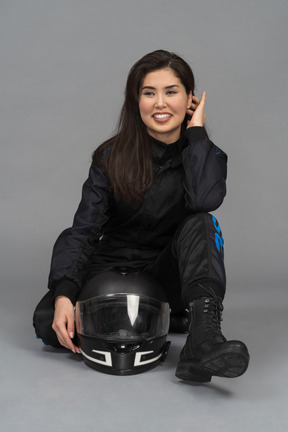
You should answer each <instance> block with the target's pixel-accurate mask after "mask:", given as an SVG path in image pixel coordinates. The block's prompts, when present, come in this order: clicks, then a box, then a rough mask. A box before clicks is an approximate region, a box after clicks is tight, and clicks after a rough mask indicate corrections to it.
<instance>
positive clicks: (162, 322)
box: [76, 294, 170, 341]
mask: <svg viewBox="0 0 288 432" xmlns="http://www.w3.org/2000/svg"><path fill="white" fill-rule="evenodd" d="M169 312H170V311H169V304H168V303H164V302H160V301H158V300H155V299H152V298H150V297H145V296H139V295H134V294H112V295H107V296H99V297H94V298H92V299H89V300H85V301H78V302H77V304H76V328H77V332H78V333H79V334H81V335H85V336H94V337H95V336H96V337H98V338H102V339H105V340H107V341H109V340H110V341H133V340H139V339H145V340H149V339H152V338H155V337H160V336H166V335H167V334H168V329H169V316H170V313H169Z"/></svg>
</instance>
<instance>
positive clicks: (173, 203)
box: [36, 50, 249, 381]
mask: <svg viewBox="0 0 288 432" xmlns="http://www.w3.org/2000/svg"><path fill="white" fill-rule="evenodd" d="M204 107H205V93H203V94H202V97H201V99H200V100H199V99H198V98H197V97H196V96H195V95H194V76H193V73H192V71H191V68H190V66H189V65H188V64H187V63H186V62H185V61H184V60H183V59H182V58H180V57H179V56H177V55H176V54H174V53H170V52H167V51H163V50H158V51H154V52H152V53H149V54H147V55H146V56H144V57H143V58H142V59H140V60H139V61H138V62H137V63H136V64H135V65H134V66H133V67H132V69H131V70H130V73H129V75H128V79H127V85H126V93H125V101H124V105H123V108H122V111H121V115H120V120H119V126H118V131H117V133H116V135H115V136H114V137H113V138H111V139H109V140H108V141H106V142H105V143H103V144H102V145H101V146H100V147H99V148H97V150H96V151H95V153H94V155H93V163H92V166H91V168H90V172H89V177H88V179H87V181H86V182H85V183H84V186H83V195H82V200H81V203H80V205H79V208H78V210H77V212H76V215H75V218H74V222H73V226H72V228H69V229H67V230H65V231H64V232H63V233H62V234H61V235H60V237H59V238H58V240H57V242H56V244H55V246H54V251H53V257H52V264H51V272H50V277H49V288H50V290H51V291H50V297H52V296H53V299H55V313H54V319H53V325H52V328H53V330H54V332H55V333H56V335H57V338H58V341H59V343H60V344H61V345H62V346H64V347H66V348H68V349H71V350H72V351H73V352H80V350H79V348H78V347H77V345H76V344H74V343H73V338H74V332H75V330H74V304H75V301H76V299H77V296H78V295H79V292H80V291H81V288H82V287H83V286H84V285H85V282H86V281H87V280H89V279H91V278H92V277H93V276H95V275H96V274H99V273H101V272H103V271H105V270H108V269H111V268H114V267H125V268H129V269H130V270H131V271H133V270H134V271H137V270H141V271H145V272H148V273H150V274H151V275H153V276H154V277H155V278H157V279H158V281H160V282H161V284H162V286H163V287H164V289H165V290H166V294H167V296H168V300H169V303H170V307H171V310H172V313H177V312H180V311H182V310H184V308H186V309H188V310H189V314H190V316H189V320H190V328H189V332H190V333H189V335H188V337H187V341H186V344H185V346H184V348H183V350H182V352H181V355H180V361H179V364H178V367H177V371H176V375H177V376H178V377H179V378H182V379H188V380H196V381H210V379H211V376H213V375H217V376H224V377H235V376H239V375H241V374H243V373H244V372H245V370H246V369H247V366H248V362H249V354H248V351H247V348H246V346H245V345H244V344H243V343H242V342H239V341H227V340H226V339H225V338H224V336H223V335H222V333H221V329H220V317H221V311H222V300H223V298H224V294H225V286H226V278H225V268H224V252H223V238H222V234H221V230H220V226H219V224H218V222H217V221H216V219H215V218H214V217H213V216H211V215H210V214H209V213H208V212H209V211H213V210H215V209H216V208H218V207H219V206H220V204H221V203H222V201H223V199H224V196H225V194H226V187H225V180H226V170H227V168H226V163H227V156H226V154H225V153H224V152H223V151H222V150H220V149H219V148H218V147H216V146H215V145H214V144H213V143H212V142H211V141H210V140H209V139H208V136H207V133H206V131H205V128H204V123H205V119H206V114H205V110H204ZM36 332H37V327H36ZM38 333H39V332H38ZM55 333H54V337H55ZM48 343H49V342H48Z"/></svg>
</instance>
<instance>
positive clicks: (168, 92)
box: [167, 90, 177, 95]
mask: <svg viewBox="0 0 288 432" xmlns="http://www.w3.org/2000/svg"><path fill="white" fill-rule="evenodd" d="M176 93H177V91H175V90H168V91H167V95H173V94H176Z"/></svg>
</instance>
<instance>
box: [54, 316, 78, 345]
mask: <svg viewBox="0 0 288 432" xmlns="http://www.w3.org/2000/svg"><path fill="white" fill-rule="evenodd" d="M52 328H53V330H54V331H55V332H56V335H57V338H58V340H59V342H60V344H61V345H63V346H64V347H65V348H68V349H70V350H71V351H73V352H75V351H76V350H75V347H74V344H73V342H72V341H71V338H70V336H69V334H68V331H67V328H66V322H65V321H63V320H56V321H55V322H54V323H53V325H52Z"/></svg>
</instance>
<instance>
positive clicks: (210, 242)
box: [33, 213, 226, 346]
mask: <svg viewBox="0 0 288 432" xmlns="http://www.w3.org/2000/svg"><path fill="white" fill-rule="evenodd" d="M141 270H143V267H142V268H141ZM144 271H146V272H148V273H149V274H151V275H152V276H153V277H155V278H156V279H157V280H158V281H159V282H160V284H161V285H162V287H163V288H164V290H165V292H166V294H167V298H168V301H169V304H170V307H171V313H178V312H181V311H183V310H184V309H185V308H186V307H187V305H188V303H189V302H190V301H193V300H195V299H196V298H200V297H203V296H206V295H207V290H206V289H205V288H209V289H211V288H212V289H213V291H214V293H215V295H217V296H218V297H220V298H221V299H223V298H224V295H225V289H226V275H225V267H224V249H223V236H222V232H221V229H220V226H219V223H218V222H217V220H216V219H215V217H214V216H212V215H210V214H209V213H196V214H193V215H190V216H189V217H187V219H185V220H184V221H183V223H182V224H180V225H179V227H178V229H177V230H176V232H175V234H174V235H173V237H172V239H171V241H170V242H169V244H168V245H167V246H166V247H165V248H164V249H163V250H162V251H161V252H160V254H159V255H158V257H157V258H156V260H154V261H152V262H149V263H147V265H146V267H145V268H144ZM53 317H54V302H53V294H52V292H50V291H49V292H48V293H47V294H46V295H45V296H44V297H43V299H42V300H41V301H40V303H39V304H38V305H37V307H36V310H35V312H34V317H33V324H34V327H35V330H36V335H37V336H38V337H40V338H41V339H42V340H43V341H44V342H45V343H47V344H49V345H53V346H60V344H59V342H58V339H57V337H56V334H55V332H54V330H53V329H52V322H53Z"/></svg>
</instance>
